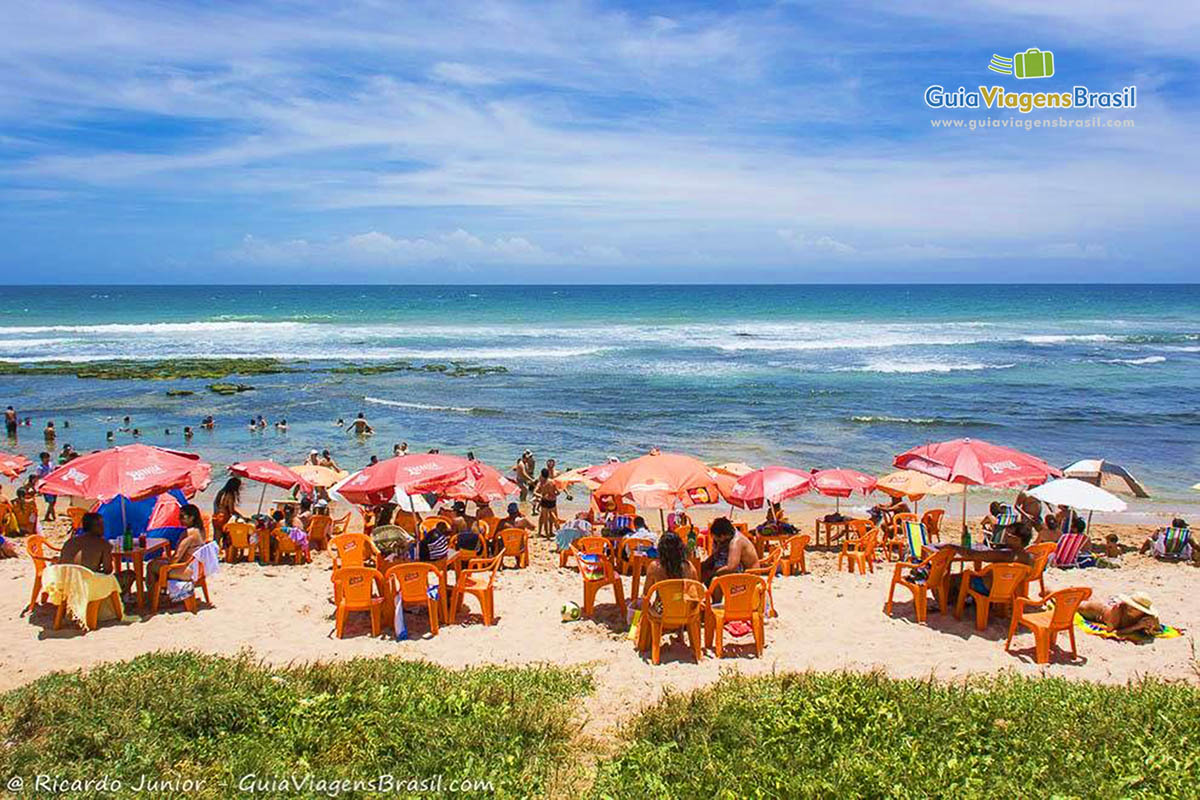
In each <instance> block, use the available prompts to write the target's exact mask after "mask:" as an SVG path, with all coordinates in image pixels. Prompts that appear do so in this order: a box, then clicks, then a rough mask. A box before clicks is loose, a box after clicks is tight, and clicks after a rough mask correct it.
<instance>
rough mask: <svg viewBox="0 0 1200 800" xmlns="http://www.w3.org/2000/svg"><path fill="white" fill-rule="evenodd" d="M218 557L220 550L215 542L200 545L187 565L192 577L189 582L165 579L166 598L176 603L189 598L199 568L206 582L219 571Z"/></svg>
mask: <svg viewBox="0 0 1200 800" xmlns="http://www.w3.org/2000/svg"><path fill="white" fill-rule="evenodd" d="M218 555H220V550H219V549H218V548H217V543H216V542H208V543H207V544H204V545H201V546H200V547H199V548H197V549H196V552H195V553H192V561H191V563H190V564H188V571H189V572H190V573H191V575H192V579H191V580H190V581H184V580H173V579H171V578H168V579H167V597H169V598H171V599H172V600H173V601H175V602H176V603H178V602H179V601H180V600H182V599H183V598H185V597H188V596H190V595H191V594H192V593H193V592H194V591H196V586H195V583H194V581H197V580H199V578H200V566H203V567H204V577H205V579H206V580H207V579H208V577H209V576H210V575H215V574H216V573H217V571H218V570H220V569H221V563H220V561H218V560H217V557H218Z"/></svg>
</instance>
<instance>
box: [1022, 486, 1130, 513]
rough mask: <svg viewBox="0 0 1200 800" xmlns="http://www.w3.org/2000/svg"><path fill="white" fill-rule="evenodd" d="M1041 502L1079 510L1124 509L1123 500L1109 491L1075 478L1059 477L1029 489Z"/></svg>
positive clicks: (1112, 510)
mask: <svg viewBox="0 0 1200 800" xmlns="http://www.w3.org/2000/svg"><path fill="white" fill-rule="evenodd" d="M1029 495H1030V496H1032V497H1036V498H1037V499H1038V500H1041V501H1042V502H1043V503H1050V504H1051V505H1056V506H1067V507H1068V508H1074V509H1076V510H1079V511H1107V512H1115V511H1124V510H1125V508H1126V505H1125V501H1124V500H1122V499H1121V498H1119V497H1117V496H1116V495H1114V494H1112V493H1111V492H1107V491H1105V490H1104V489H1101V488H1100V487H1099V486H1094V485H1092V484H1090V483H1087V482H1086V481H1081V480H1078V479H1076V478H1059V479H1058V480H1055V481H1049V482H1047V483H1043V484H1042V485H1041V486H1038V487H1036V488H1034V489H1030V490H1029Z"/></svg>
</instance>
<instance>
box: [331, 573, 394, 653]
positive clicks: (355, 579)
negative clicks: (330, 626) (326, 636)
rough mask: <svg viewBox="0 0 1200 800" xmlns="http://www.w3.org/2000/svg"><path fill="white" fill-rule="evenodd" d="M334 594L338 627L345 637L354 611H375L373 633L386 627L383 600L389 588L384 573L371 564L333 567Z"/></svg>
mask: <svg viewBox="0 0 1200 800" xmlns="http://www.w3.org/2000/svg"><path fill="white" fill-rule="evenodd" d="M332 580H333V585H334V596H335V598H336V602H337V611H336V612H335V615H334V619H335V629H336V631H337V637H338V638H339V639H341V638H342V632H343V630H345V627H346V617H348V616H349V615H350V612H351V611H366V612H368V613H370V615H371V635H372V636H378V635H379V631H380V629H381V628H382V627H383V600H384V595H385V594H386V591H385V589H384V585H383V576H382V575H380V574H379V570H377V569H372V568H371V567H344V568H342V569H338V570H334V571H333V577H332Z"/></svg>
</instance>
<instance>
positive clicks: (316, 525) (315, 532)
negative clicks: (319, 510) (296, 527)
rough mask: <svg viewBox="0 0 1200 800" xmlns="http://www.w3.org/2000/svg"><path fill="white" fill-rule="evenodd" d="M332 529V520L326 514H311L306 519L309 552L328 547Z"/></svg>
mask: <svg viewBox="0 0 1200 800" xmlns="http://www.w3.org/2000/svg"><path fill="white" fill-rule="evenodd" d="M332 527H333V518H332V517H330V516H329V515H328V514H313V515H312V516H311V517H309V518H308V527H307V528H305V532H306V533H307V534H308V547H309V549H310V550H312V549H316V550H324V549H325V548H326V547H328V546H329V532H330V529H332Z"/></svg>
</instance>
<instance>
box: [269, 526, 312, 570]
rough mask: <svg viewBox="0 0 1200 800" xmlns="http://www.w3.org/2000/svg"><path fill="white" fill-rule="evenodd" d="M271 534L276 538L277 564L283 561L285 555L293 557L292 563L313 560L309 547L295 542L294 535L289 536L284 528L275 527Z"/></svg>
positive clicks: (275, 557) (275, 556)
mask: <svg viewBox="0 0 1200 800" xmlns="http://www.w3.org/2000/svg"><path fill="white" fill-rule="evenodd" d="M271 536H272V537H273V538H274V539H275V553H274V556H273V557H274V561H275V563H276V564H278V563H279V562H280V561H282V560H283V559H284V557H285V556H286V557H288V558H290V559H292V563H293V564H297V565H299V564H307V563H310V562H311V561H312V556H311V555H310V554H309V552H308V549H307V548H305V547H301V546H300V545H298V544H296V543H295V542H293V541H292V537H290V536H288V535H287V533H286V532H285V531H284V530H283V529H282V528H279V527H276V528H274V529H273V530H272V531H271Z"/></svg>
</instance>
